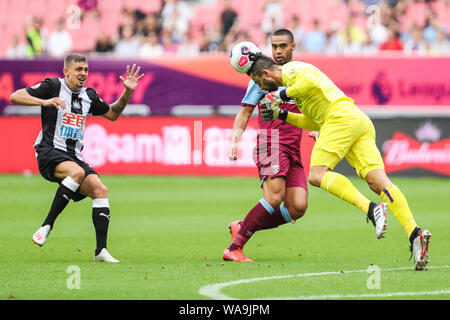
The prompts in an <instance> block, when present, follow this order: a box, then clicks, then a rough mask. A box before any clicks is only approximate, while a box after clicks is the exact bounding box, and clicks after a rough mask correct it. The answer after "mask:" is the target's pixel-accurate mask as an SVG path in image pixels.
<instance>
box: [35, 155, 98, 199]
mask: <svg viewBox="0 0 450 320" xmlns="http://www.w3.org/2000/svg"><path fill="white" fill-rule="evenodd" d="M36 153H37V162H38V167H39V172H40V174H41V175H42V176H43V177H44V178H45V179H46V180H48V181H51V182H57V183H61V181H62V180H61V179H58V178H56V177H55V167H56V166H57V165H58V164H59V163H61V162H64V161H72V162H75V163H76V164H78V165H79V166H80V167H81V168H83V170H84V176H85V177H87V176H88V175H90V174H96V175H98V173H97V172H96V171H95V170H94V169H93V168H92V167H91V166H90V165H88V164H87V163H86V162H84V161H82V160H80V159H78V158H77V157H75V156H72V155H70V154H68V153H66V152H64V151H62V150H59V149H55V148H48V147H41V146H36ZM84 198H86V196H85V195H82V194H81V193H80V189H79V188H78V190H77V191H76V192H75V196H74V198H73V201H80V200H82V199H84Z"/></svg>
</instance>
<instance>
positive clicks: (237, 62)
mask: <svg viewBox="0 0 450 320" xmlns="http://www.w3.org/2000/svg"><path fill="white" fill-rule="evenodd" d="M258 52H261V50H259V48H258V46H257V45H256V44H254V43H253V42H250V41H243V42H239V43H238V44H236V45H235V46H234V47H233V48H232V49H231V54H230V63H231V65H232V66H233V68H234V70H236V71H237V72H240V73H247V71H248V70H249V69H250V68H251V66H252V64H253V61H254V60H255V56H256V54H257V53H258Z"/></svg>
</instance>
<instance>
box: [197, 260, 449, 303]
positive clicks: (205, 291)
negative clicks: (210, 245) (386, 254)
mask: <svg viewBox="0 0 450 320" xmlns="http://www.w3.org/2000/svg"><path fill="white" fill-rule="evenodd" d="M442 268H450V266H432V267H428V269H442ZM409 269H411V267H400V268H387V269H380V270H381V271H396V270H409ZM362 272H367V269H364V270H348V271H330V272H314V273H298V274H290V275H283V276H273V277H260V278H252V279H242V280H235V281H229V282H221V283H215V284H209V285H206V286H203V287H201V288H200V289H199V291H198V293H199V294H201V295H203V296H206V297H208V298H211V299H214V300H238V299H237V298H233V297H230V296H228V295H226V294H224V293H222V292H221V290H222V289H223V288H226V287H231V286H235V285H240V284H244V283H253V282H258V281H265V280H277V279H288V278H300V277H314V276H328V275H339V274H347V273H362ZM436 294H450V289H443V290H440V291H425V292H388V293H379V294H348V295H323V296H319V295H316V296H298V297H286V298H266V299H269V300H275V299H286V300H312V299H345V298H370V297H373V298H375V297H394V296H414V295H436ZM255 300H260V299H255Z"/></svg>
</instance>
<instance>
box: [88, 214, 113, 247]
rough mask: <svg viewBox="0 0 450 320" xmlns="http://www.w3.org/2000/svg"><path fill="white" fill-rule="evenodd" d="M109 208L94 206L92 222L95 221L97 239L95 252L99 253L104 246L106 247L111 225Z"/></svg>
mask: <svg viewBox="0 0 450 320" xmlns="http://www.w3.org/2000/svg"><path fill="white" fill-rule="evenodd" d="M109 214H110V213H109V208H108V207H104V208H97V207H94V208H92V222H93V223H94V228H95V236H96V239H97V249H96V250H95V254H96V255H97V254H99V253H100V251H102V249H103V248H106V241H107V236H108V226H109Z"/></svg>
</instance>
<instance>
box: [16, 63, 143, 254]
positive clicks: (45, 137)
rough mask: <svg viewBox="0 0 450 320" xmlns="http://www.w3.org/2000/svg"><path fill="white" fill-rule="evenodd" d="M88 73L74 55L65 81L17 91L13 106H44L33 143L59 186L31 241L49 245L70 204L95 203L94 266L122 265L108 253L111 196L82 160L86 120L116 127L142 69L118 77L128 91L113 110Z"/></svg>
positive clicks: (49, 81)
mask: <svg viewBox="0 0 450 320" xmlns="http://www.w3.org/2000/svg"><path fill="white" fill-rule="evenodd" d="M88 73H89V66H88V63H87V60H86V58H85V57H84V56H83V55H80V54H71V55H69V56H67V57H66V59H65V60H64V78H62V79H59V78H47V79H45V80H44V81H43V82H41V83H38V84H36V85H35V86H33V87H27V88H23V89H19V90H17V91H16V92H14V93H13V94H12V95H11V98H10V100H11V101H12V102H13V103H16V104H20V105H40V106H41V120H42V130H41V132H40V133H39V135H38V137H37V140H36V142H35V145H34V148H35V149H36V154H37V161H38V166H39V172H40V173H41V175H42V176H43V177H44V178H45V179H47V180H49V181H52V182H57V183H59V188H58V190H57V191H56V194H55V197H54V200H53V203H52V205H51V208H50V211H49V213H48V215H47V218H46V219H45V221H44V223H43V224H42V226H41V227H40V228H39V229H38V230H37V231H36V232H35V233H34V235H33V241H34V242H35V243H36V244H38V245H39V246H42V245H44V244H45V242H46V240H47V237H48V235H49V234H50V231H51V230H52V228H53V224H54V222H55V220H56V218H57V217H58V215H59V214H60V213H61V212H62V211H63V210H64V208H65V207H66V206H67V204H68V203H69V201H70V199H73V200H74V201H79V200H82V199H84V198H85V197H86V196H89V197H90V198H92V199H93V204H92V220H93V223H94V227H95V232H96V239H97V247H96V250H95V255H94V261H107V262H119V261H118V260H116V259H114V258H113V257H112V256H111V255H110V254H109V252H108V251H107V249H106V242H107V232H108V225H109V216H110V211H109V202H108V190H107V188H106V186H105V185H103V183H102V182H101V180H100V178H99V176H98V174H97V172H95V170H94V169H93V168H91V167H90V166H89V165H88V164H87V163H85V162H84V161H83V159H82V157H81V150H82V149H83V142H82V141H83V134H84V128H85V123H86V116H87V115H88V114H92V115H101V116H103V117H104V118H106V119H108V120H111V121H115V120H117V119H118V118H119V117H120V115H121V113H122V111H123V110H124V109H125V107H126V105H127V104H128V101H129V100H130V98H131V95H132V93H133V91H134V90H135V89H136V86H137V84H138V82H139V80H140V79H141V78H142V77H143V74H140V67H136V65H133V66H132V68H131V69H130V66H127V68H126V76H125V78H123V77H122V76H120V80H121V81H122V84H123V86H124V91H123V93H122V94H121V96H120V97H119V99H118V100H117V101H116V102H114V103H113V104H111V105H108V104H107V103H105V102H104V101H103V100H102V99H101V98H100V97H99V96H98V94H97V92H96V91H95V90H94V89H92V88H86V87H85V84H86V81H87V77H88Z"/></svg>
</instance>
